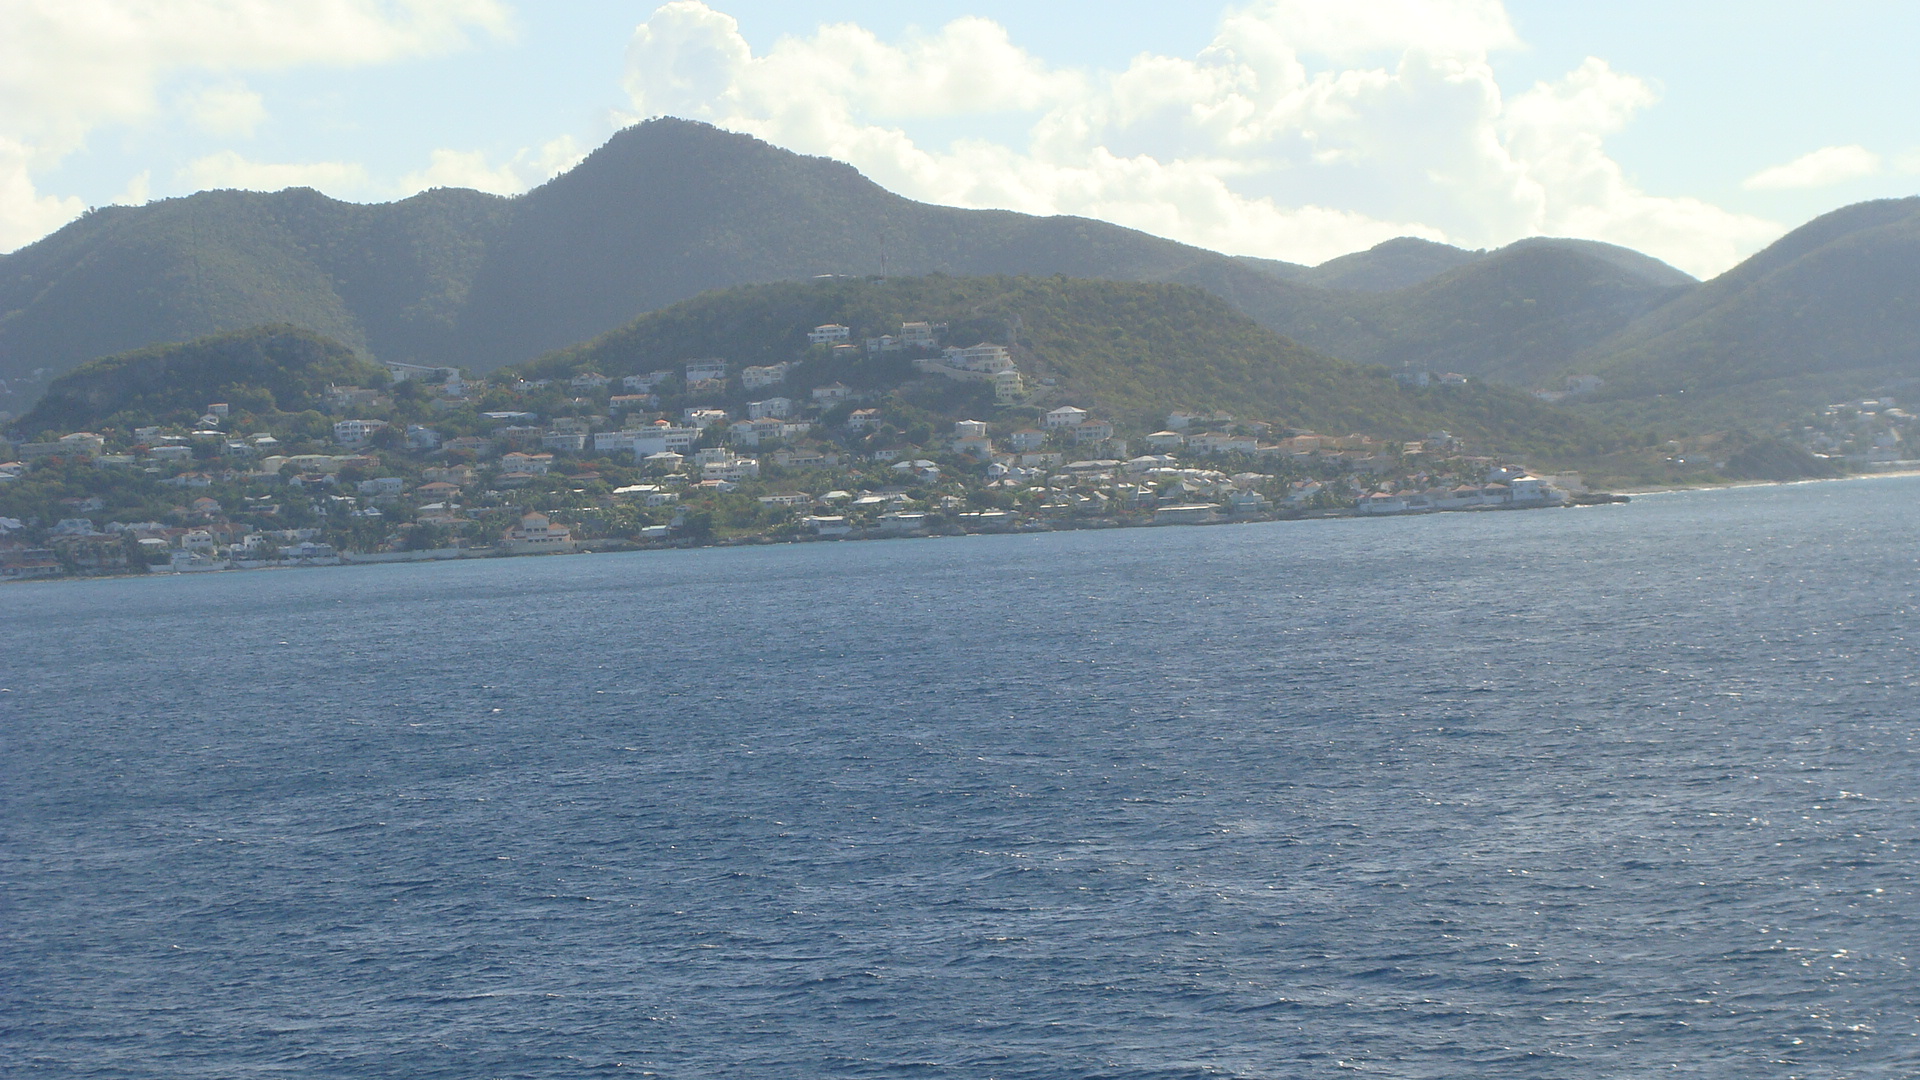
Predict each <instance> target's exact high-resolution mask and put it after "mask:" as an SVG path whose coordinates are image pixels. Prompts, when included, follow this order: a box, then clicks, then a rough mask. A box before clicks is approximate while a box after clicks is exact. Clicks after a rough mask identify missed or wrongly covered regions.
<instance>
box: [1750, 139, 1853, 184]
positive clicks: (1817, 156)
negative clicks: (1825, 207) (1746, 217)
mask: <svg viewBox="0 0 1920 1080" xmlns="http://www.w3.org/2000/svg"><path fill="white" fill-rule="evenodd" d="M1882 170H1883V165H1882V163H1881V161H1880V155H1879V154H1876V153H1874V152H1873V151H1871V150H1869V149H1867V148H1866V147H1864V146H1828V147H1823V148H1821V149H1819V150H1815V151H1814V152H1813V153H1811V154H1805V155H1802V156H1800V157H1797V158H1794V159H1793V160H1792V161H1789V162H1787V163H1786V164H1785V165H1775V166H1773V167H1772V168H1768V169H1761V170H1760V171H1759V172H1757V173H1754V174H1753V175H1752V176H1749V177H1747V178H1746V179H1745V180H1744V181H1742V182H1741V184H1740V186H1741V187H1743V188H1746V189H1747V190H1749V191H1789V190H1793V189H1797V188H1822V187H1831V186H1833V185H1834V184H1843V183H1845V182H1847V181H1848V180H1858V179H1860V178H1862V177H1867V176H1875V175H1878V174H1879V173H1880V172H1881V171H1882Z"/></svg>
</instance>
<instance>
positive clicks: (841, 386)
mask: <svg viewBox="0 0 1920 1080" xmlns="http://www.w3.org/2000/svg"><path fill="white" fill-rule="evenodd" d="M851 393H853V388H852V387H850V386H847V385H846V384H845V383H837V382H836V383H828V384H827V385H825V386H816V387H814V388H813V400H815V401H818V402H835V401H845V400H847V395H849V394H851Z"/></svg>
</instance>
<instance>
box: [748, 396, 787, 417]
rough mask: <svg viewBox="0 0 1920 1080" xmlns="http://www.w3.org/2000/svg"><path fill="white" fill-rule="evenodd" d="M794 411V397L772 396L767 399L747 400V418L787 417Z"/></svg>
mask: <svg viewBox="0 0 1920 1080" xmlns="http://www.w3.org/2000/svg"><path fill="white" fill-rule="evenodd" d="M792 413H793V399H792V398H783V397H771V398H767V399H766V400H765V401H749V402H747V419H749V420H761V419H764V418H766V417H769V416H772V417H778V418H782V419H784V418H786V417H787V416H790V415H792Z"/></svg>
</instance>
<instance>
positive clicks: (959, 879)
mask: <svg viewBox="0 0 1920 1080" xmlns="http://www.w3.org/2000/svg"><path fill="white" fill-rule="evenodd" d="M1917 560H1920V480H1913V479H1881V480H1863V481H1848V482H1840V483H1827V484H1814V485H1803V486H1795V487H1778V488H1749V489H1741V490H1734V491H1720V492H1703V493H1694V494H1685V495H1662V496H1652V497H1646V498H1641V499H1638V500H1636V501H1635V502H1634V503H1633V504H1632V505H1631V506H1625V507H1608V508H1596V509H1591V510H1578V511H1563V512H1562V511H1556V512H1548V511H1539V512H1532V513H1517V514H1482V515H1468V514H1453V515H1442V516H1437V517H1427V518H1419V519H1399V520H1389V521H1356V520H1344V521H1322V522H1302V523H1286V524H1272V525H1251V526H1232V527H1220V528H1182V529H1158V530H1127V531H1118V532H1098V533H1065V534H1054V535H1045V536H1017V537H976V538H968V539H958V540H940V541H899V542H885V543H864V544H840V545H826V544H819V545H807V546H793V547H777V548H750V549H724V550H722V549H713V550H704V551H695V552H667V553H646V554H635V555H619V556H593V557H555V558H545V559H516V560H505V561H488V562H475V563H459V564H443V565H416V566H388V567H364V568H341V569H334V570H309V571H286V572H257V573H240V574H224V575H202V576H196V577H187V578H162V579H128V580H118V581H101V582H76V583H54V584H46V585H23V586H14V587H8V588H5V589H0V619H4V621H5V643H4V646H0V687H4V690H0V754H3V755H4V756H3V757H0V830H3V831H0V1072H4V1073H5V1075H7V1076H10V1077H155V1076H164V1077H188V1078H200V1077H206V1078H215V1077H218V1078H231V1077H255V1076H276V1077H277V1076H285V1077H307V1076H314V1077H380V1078H384V1077H394V1078H400V1077H405V1078H437V1077H446V1078H472V1077H479V1078H485V1077H538V1078H547V1077H554V1078H559V1077H592V1076H620V1075H634V1076H640V1075H647V1074H649V1073H651V1074H656V1075H660V1076H665V1077H716V1076H731V1077H841V1076H874V1077H905V1076H911V1077H926V1078H946V1077H953V1078H960V1077H967V1078H976V1077H1000V1078H1014V1077H1047V1078H1052V1077H1060V1078H1074V1077H1205V1076H1232V1077H1335V1076H1339V1077H1346V1076H1354V1075H1360V1076H1365V1075H1376V1076H1383V1077H1415V1078H1418V1077H1447V1078H1454V1077H1462V1078H1508V1077H1511V1078H1529V1080H1531V1078H1551V1077H1566V1078H1581V1080H1585V1078H1593V1077H1627V1076H1634V1077H1638V1076H1655V1075H1659V1076H1683V1077H1685V1076H1693V1077H1726V1078H1747V1077H1835V1078H1837V1077H1861V1078H1866V1077H1873V1078H1883V1077H1884V1078H1908V1077H1913V1076H1915V1075H1920V1015H1917V1014H1920V977H1916V974H1915V971H1914V967H1913V963H1914V952H1915V950H1916V949H1920V895H1916V885H1917V884H1920V882H1917V881H1916V877H1917V871H1920V851H1917V849H1916V847H1915V844H1916V841H1920V837H1916V831H1917V830H1920V815H1917V814H1916V809H1917V802H1916V800H1917V798H1920V768H1916V765H1920V755H1916V745H1915V732H1916V728H1920V597H1917V596H1916V578H1917V574H1916V566H1917Z"/></svg>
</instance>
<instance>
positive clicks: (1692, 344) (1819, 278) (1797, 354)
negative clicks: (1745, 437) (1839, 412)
mask: <svg viewBox="0 0 1920 1080" xmlns="http://www.w3.org/2000/svg"><path fill="white" fill-rule="evenodd" d="M1570 365H1578V366H1580V367H1583V368H1586V369H1588V370H1591V371H1594V372H1596V373H1598V374H1599V375H1601V376H1602V377H1603V378H1605V379H1606V380H1607V386H1606V388H1605V389H1604V391H1603V392H1602V394H1601V395H1600V400H1598V401H1596V402H1594V403H1593V404H1592V405H1591V406H1590V407H1591V408H1592V409H1593V410H1594V411H1596V412H1597V413H1600V414H1602V415H1611V416H1618V417H1621V418H1624V419H1629V420H1632V421H1634V422H1636V423H1676V422H1678V423H1693V424H1696V425H1702V426H1709V427H1723V426H1724V427H1733V426H1739V425H1742V424H1754V425H1760V426H1765V425H1767V424H1768V423H1770V422H1780V421H1785V420H1790V419H1793V418H1796V417H1800V416H1804V415H1805V414H1807V413H1808V412H1810V411H1812V410H1816V409H1818V408H1820V407H1821V406H1823V405H1826V404H1829V403H1832V402H1837V401H1845V400H1848V399H1849V398H1858V397H1863V396H1876V395H1878V394H1882V393H1890V394H1892V395H1893V396H1896V397H1898V398H1899V399H1900V400H1901V401H1902V402H1907V401H1910V400H1912V399H1913V398H1914V397H1915V396H1917V395H1920V198H1907V199H1887V200H1881V201H1878V202H1870V203H1860V204H1858V205H1855V206H1849V207H1847V208H1845V209H1842V210H1836V211H1834V212H1833V213H1831V214H1827V215H1825V216H1823V217H1820V218H1816V219H1815V220H1813V221H1811V222H1808V223H1807V224H1806V225H1803V226H1801V227H1800V228H1798V229H1795V230H1794V231H1793V232H1791V233H1788V234H1787V235H1786V236H1784V237H1782V238H1781V239H1780V240H1779V241H1777V242H1776V243H1774V244H1773V245H1771V246H1770V247H1768V248H1766V249H1765V250H1764V251H1761V252H1760V253H1759V254H1757V255H1754V256H1753V257H1752V258H1750V259H1748V260H1747V261H1745V262H1743V263H1741V264H1740V265H1739V266H1736V267H1734V268H1733V269H1732V270H1729V271H1727V272H1726V273H1725V274H1722V275H1721V276H1719V277H1717V278H1715V279H1713V280H1712V281H1709V282H1708V283H1706V284H1705V285H1702V286H1700V288H1698V289H1697V290H1694V291H1692V292H1691V293H1689V294H1688V295H1686V296H1684V297H1682V298H1680V299H1678V300H1676V301H1675V302H1674V303H1672V304H1669V305H1667V306H1666V307H1664V308H1662V309H1661V310H1660V311H1658V312H1656V313H1655V314H1653V315H1652V316H1651V317H1648V318H1645V319H1642V320H1639V321H1637V322H1635V323H1634V324H1633V325H1631V326H1629V327H1627V328H1625V329H1624V330H1623V331H1621V332H1620V333H1618V334H1616V335H1614V336H1612V337H1610V338H1609V339H1607V340H1605V341H1603V342H1600V343H1598V344H1597V345H1596V346H1594V347H1592V348H1590V349H1588V350H1586V352H1585V354H1584V355H1582V356H1580V357H1577V358H1575V359H1573V360H1571V361H1570Z"/></svg>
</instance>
